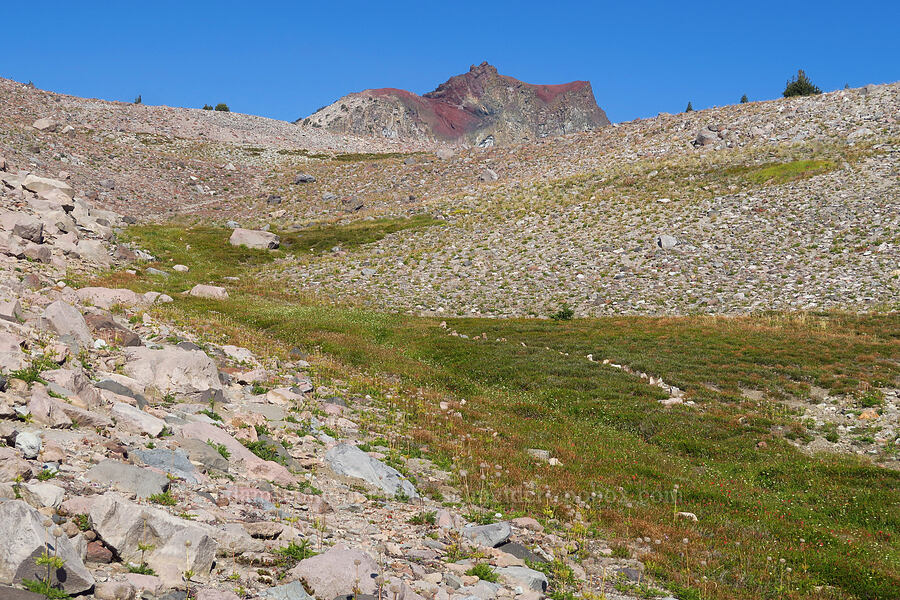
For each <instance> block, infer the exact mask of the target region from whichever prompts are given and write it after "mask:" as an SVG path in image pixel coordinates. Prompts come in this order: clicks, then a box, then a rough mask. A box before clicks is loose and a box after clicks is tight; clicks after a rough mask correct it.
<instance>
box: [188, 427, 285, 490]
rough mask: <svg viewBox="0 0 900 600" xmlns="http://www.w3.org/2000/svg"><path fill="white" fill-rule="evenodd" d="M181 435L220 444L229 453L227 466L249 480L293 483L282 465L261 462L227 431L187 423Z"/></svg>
mask: <svg viewBox="0 0 900 600" xmlns="http://www.w3.org/2000/svg"><path fill="white" fill-rule="evenodd" d="M181 435H182V436H184V437H186V438H193V439H195V440H200V441H201V442H206V441H212V442H215V443H216V444H222V445H224V446H225V448H226V449H227V450H228V452H230V453H231V456H230V457H229V464H230V465H232V466H234V467H235V470H236V471H242V472H243V473H244V475H245V476H246V477H248V478H250V479H262V480H265V481H274V482H275V483H278V484H281V485H289V484H293V483H294V477H293V475H291V472H290V471H288V470H287V469H286V468H285V467H284V466H283V465H280V464H278V463H276V462H272V461H270V460H263V459H261V458H260V457H258V456H256V455H255V454H253V453H252V452H250V451H249V450H248V449H247V448H245V447H244V446H243V444H241V443H240V442H238V441H237V440H236V439H234V438H233V437H231V436H230V435H229V434H228V432H227V431H225V430H224V429H221V428H219V427H216V426H215V425H209V424H208V423H188V424H187V425H184V426H183V427H182V428H181Z"/></svg>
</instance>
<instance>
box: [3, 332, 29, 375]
mask: <svg viewBox="0 0 900 600" xmlns="http://www.w3.org/2000/svg"><path fill="white" fill-rule="evenodd" d="M23 341H24V340H23V339H22V338H21V337H19V336H17V335H13V334H12V333H6V332H4V331H0V369H3V370H5V371H7V372H9V371H17V370H19V369H22V368H24V367H25V366H26V365H27V361H26V360H25V353H24V352H22V342H23Z"/></svg>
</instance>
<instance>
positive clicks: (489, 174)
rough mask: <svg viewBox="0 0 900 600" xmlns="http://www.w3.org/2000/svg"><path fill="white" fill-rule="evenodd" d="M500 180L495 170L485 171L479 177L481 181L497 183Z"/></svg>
mask: <svg viewBox="0 0 900 600" xmlns="http://www.w3.org/2000/svg"><path fill="white" fill-rule="evenodd" d="M498 179H500V176H499V175H497V173H496V172H495V171H494V170H493V169H485V170H483V171H482V172H481V174H480V175H479V176H478V180H479V181H488V182H490V181H497V180H498Z"/></svg>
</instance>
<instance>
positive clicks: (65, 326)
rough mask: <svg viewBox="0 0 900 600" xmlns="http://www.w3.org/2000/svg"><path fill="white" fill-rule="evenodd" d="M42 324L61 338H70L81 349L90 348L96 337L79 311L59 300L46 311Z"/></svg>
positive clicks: (42, 317)
mask: <svg viewBox="0 0 900 600" xmlns="http://www.w3.org/2000/svg"><path fill="white" fill-rule="evenodd" d="M41 323H42V324H43V325H44V326H45V327H47V328H48V329H50V330H51V331H55V332H56V333H57V334H59V335H60V336H70V337H71V338H72V339H74V340H75V342H76V343H77V344H78V346H79V347H81V348H86V347H89V346H90V345H91V344H92V343H93V341H94V337H93V336H92V335H91V330H90V329H88V326H87V323H86V322H85V320H84V317H83V316H81V313H80V312H78V309H77V308H75V307H74V306H72V305H71V304H67V303H65V302H63V301H62V300H57V301H56V302H54V303H52V304H51V305H50V306H48V307H47V308H45V309H44V314H43V315H42V316H41Z"/></svg>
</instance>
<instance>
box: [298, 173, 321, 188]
mask: <svg viewBox="0 0 900 600" xmlns="http://www.w3.org/2000/svg"><path fill="white" fill-rule="evenodd" d="M315 182H316V178H315V177H313V176H312V175H310V174H309V173H297V174H296V175H295V176H294V185H299V184H301V183H315Z"/></svg>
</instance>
